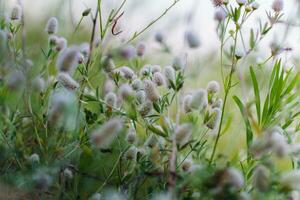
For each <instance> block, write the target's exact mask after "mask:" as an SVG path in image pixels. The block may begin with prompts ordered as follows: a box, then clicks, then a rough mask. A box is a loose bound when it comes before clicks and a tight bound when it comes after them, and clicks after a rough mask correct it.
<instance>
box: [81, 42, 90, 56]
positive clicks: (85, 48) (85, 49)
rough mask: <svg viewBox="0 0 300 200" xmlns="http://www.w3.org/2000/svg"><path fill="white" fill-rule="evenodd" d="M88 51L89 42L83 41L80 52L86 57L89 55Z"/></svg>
mask: <svg viewBox="0 0 300 200" xmlns="http://www.w3.org/2000/svg"><path fill="white" fill-rule="evenodd" d="M90 51H91V49H90V44H89V43H87V42H85V43H82V44H81V45H80V52H81V53H82V55H83V57H84V58H88V56H89V55H90Z"/></svg>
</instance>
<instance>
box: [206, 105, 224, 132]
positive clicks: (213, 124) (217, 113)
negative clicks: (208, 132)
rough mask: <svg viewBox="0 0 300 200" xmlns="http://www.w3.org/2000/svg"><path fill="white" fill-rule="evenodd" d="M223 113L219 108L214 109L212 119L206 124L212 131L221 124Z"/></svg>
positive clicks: (211, 114)
mask: <svg viewBox="0 0 300 200" xmlns="http://www.w3.org/2000/svg"><path fill="white" fill-rule="evenodd" d="M221 114H222V111H221V109H219V108H213V109H212V111H211V113H210V118H209V120H208V122H207V123H206V126H207V127H208V128H210V129H215V128H217V126H218V125H219V123H220V119H221Z"/></svg>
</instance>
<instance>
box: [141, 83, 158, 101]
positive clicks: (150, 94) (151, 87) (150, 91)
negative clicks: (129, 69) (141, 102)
mask: <svg viewBox="0 0 300 200" xmlns="http://www.w3.org/2000/svg"><path fill="white" fill-rule="evenodd" d="M144 90H145V92H146V96H147V98H148V99H149V100H150V101H152V102H154V101H157V100H158V99H159V98H160V97H159V93H158V91H157V89H156V86H155V84H154V83H153V82H152V81H150V80H145V81H144Z"/></svg>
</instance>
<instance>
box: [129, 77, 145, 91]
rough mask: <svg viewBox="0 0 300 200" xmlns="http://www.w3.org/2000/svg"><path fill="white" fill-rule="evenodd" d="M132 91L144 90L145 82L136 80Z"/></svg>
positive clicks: (133, 82) (132, 84) (132, 85)
mask: <svg viewBox="0 0 300 200" xmlns="http://www.w3.org/2000/svg"><path fill="white" fill-rule="evenodd" d="M131 87H132V89H134V90H135V91H139V90H142V89H143V88H144V85H143V82H142V81H141V80H140V79H134V80H133V81H132V83H131Z"/></svg>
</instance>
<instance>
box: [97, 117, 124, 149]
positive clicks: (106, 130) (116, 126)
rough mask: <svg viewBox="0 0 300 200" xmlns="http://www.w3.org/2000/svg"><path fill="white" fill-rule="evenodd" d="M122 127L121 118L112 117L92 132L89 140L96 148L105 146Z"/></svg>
mask: <svg viewBox="0 0 300 200" xmlns="http://www.w3.org/2000/svg"><path fill="white" fill-rule="evenodd" d="M122 129H123V120H121V119H119V118H112V119H110V120H109V121H107V122H106V123H105V124H103V125H102V126H100V127H99V128H97V129H95V130H94V131H93V132H92V134H91V142H92V143H93V144H94V145H95V146H96V147H97V148H105V147H107V146H109V145H110V144H111V142H112V141H113V139H114V138H115V137H116V136H117V135H118V133H119V132H120V131H121V130H122Z"/></svg>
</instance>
